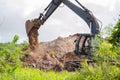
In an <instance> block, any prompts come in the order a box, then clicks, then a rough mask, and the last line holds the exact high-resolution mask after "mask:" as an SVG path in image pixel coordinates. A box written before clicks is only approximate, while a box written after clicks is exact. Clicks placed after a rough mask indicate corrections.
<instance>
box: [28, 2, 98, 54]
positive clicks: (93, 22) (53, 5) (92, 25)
mask: <svg viewBox="0 0 120 80" xmlns="http://www.w3.org/2000/svg"><path fill="white" fill-rule="evenodd" d="M75 1H76V2H77V3H78V4H79V6H77V5H75V4H74V3H72V2H71V1H70V0H52V1H51V2H50V4H49V5H48V6H47V7H46V8H45V9H44V11H43V13H40V16H39V17H38V18H36V19H34V21H33V22H36V23H38V24H39V25H43V24H44V23H45V22H46V20H47V19H48V18H49V17H50V16H51V15H52V13H53V12H54V11H55V10H56V9H57V8H58V7H59V6H60V4H61V3H63V4H65V5H66V6H67V7H68V8H70V9H71V10H72V11H73V12H75V13H76V14H77V15H78V16H79V17H80V18H82V19H83V20H84V21H85V22H86V23H87V25H88V27H89V29H90V31H91V33H90V34H81V36H85V39H84V42H83V44H82V47H85V43H86V41H87V38H90V39H92V38H91V37H94V36H95V35H96V34H98V33H99V24H98V22H97V19H96V18H95V16H94V15H93V14H92V12H91V11H90V10H88V9H87V8H86V7H84V6H83V5H82V4H81V3H80V2H78V1H77V0H75ZM34 27H35V25H34V23H33V25H32V26H26V32H27V35H29V33H30V31H31V29H32V28H34ZM88 35H89V36H88ZM81 36H80V37H79V39H77V40H76V45H75V53H76V54H79V53H80V52H82V51H83V50H84V48H82V49H81V50H80V51H79V42H80V41H81Z"/></svg>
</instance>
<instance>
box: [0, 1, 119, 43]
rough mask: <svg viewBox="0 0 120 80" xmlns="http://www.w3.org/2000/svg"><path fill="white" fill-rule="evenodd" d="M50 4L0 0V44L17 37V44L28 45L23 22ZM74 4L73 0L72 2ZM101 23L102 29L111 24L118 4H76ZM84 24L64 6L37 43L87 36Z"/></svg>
mask: <svg viewBox="0 0 120 80" xmlns="http://www.w3.org/2000/svg"><path fill="white" fill-rule="evenodd" d="M50 1H51V0H0V42H8V41H11V40H12V38H13V36H14V35H15V34H17V35H18V36H19V37H20V40H19V42H22V41H27V36H26V32H25V21H26V20H28V19H34V18H37V17H38V16H39V13H40V12H43V9H44V8H46V6H47V5H48V4H49V2H50ZM71 1H72V2H73V3H75V1H74V0H71ZM79 1H80V2H81V3H82V4H83V5H84V6H85V7H87V8H88V9H89V10H91V11H92V12H93V14H94V15H95V16H96V17H97V18H98V19H99V20H100V21H102V23H103V28H104V27H105V26H107V25H108V24H111V23H114V22H115V21H116V19H117V18H118V15H119V14H120V0H79ZM87 32H89V28H88V26H87V25H86V23H85V22H84V21H83V20H82V19H81V18H80V17H78V16H77V15H76V14H75V13H74V12H72V11H71V10H70V9H69V8H67V7H66V6H65V5H63V4H61V6H60V7H59V8H58V9H57V10H56V11H55V12H54V13H53V15H52V16H51V17H50V18H49V19H48V20H47V21H46V23H45V24H44V25H43V26H42V27H41V28H40V30H39V41H49V40H53V39H56V38H57V37H58V36H68V35H71V34H75V33H87Z"/></svg>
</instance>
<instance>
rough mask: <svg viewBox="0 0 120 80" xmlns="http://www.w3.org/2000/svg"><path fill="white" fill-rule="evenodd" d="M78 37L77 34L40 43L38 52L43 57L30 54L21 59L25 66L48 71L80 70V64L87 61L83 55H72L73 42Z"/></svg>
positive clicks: (87, 58)
mask: <svg viewBox="0 0 120 80" xmlns="http://www.w3.org/2000/svg"><path fill="white" fill-rule="evenodd" d="M78 37H79V34H75V35H70V36H69V37H65V38H63V37H58V38H57V39H55V40H53V41H50V42H41V43H40V44H39V47H40V48H39V50H38V51H41V50H42V52H44V57H42V58H41V54H38V53H33V52H30V53H29V54H28V55H27V56H26V57H25V58H23V59H21V60H22V61H23V62H26V63H27V65H26V66H32V67H34V68H38V69H42V70H45V71H48V70H55V71H61V70H68V71H74V70H75V69H76V68H80V62H81V61H83V60H85V59H86V60H89V57H87V56H85V55H80V56H76V55H75V53H74V49H75V43H74V41H75V40H76V39H77V38H78Z"/></svg>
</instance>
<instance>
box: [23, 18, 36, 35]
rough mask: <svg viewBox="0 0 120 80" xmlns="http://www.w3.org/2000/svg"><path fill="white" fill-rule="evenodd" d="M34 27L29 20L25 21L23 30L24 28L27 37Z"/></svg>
mask: <svg viewBox="0 0 120 80" xmlns="http://www.w3.org/2000/svg"><path fill="white" fill-rule="evenodd" d="M33 27H34V23H33V21H31V20H27V21H26V23H25V28H26V33H27V35H28V34H29V32H30V31H31V29H32V28H33Z"/></svg>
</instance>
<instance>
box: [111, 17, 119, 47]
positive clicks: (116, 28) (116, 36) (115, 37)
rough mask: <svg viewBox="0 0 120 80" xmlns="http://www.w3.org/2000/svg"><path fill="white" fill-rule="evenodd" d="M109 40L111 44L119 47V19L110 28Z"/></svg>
mask: <svg viewBox="0 0 120 80" xmlns="http://www.w3.org/2000/svg"><path fill="white" fill-rule="evenodd" d="M109 42H110V43H112V44H113V46H117V47H118V46H119V47H120V19H118V21H117V23H116V24H115V26H114V28H113V30H112V34H111V36H110V40H109Z"/></svg>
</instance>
